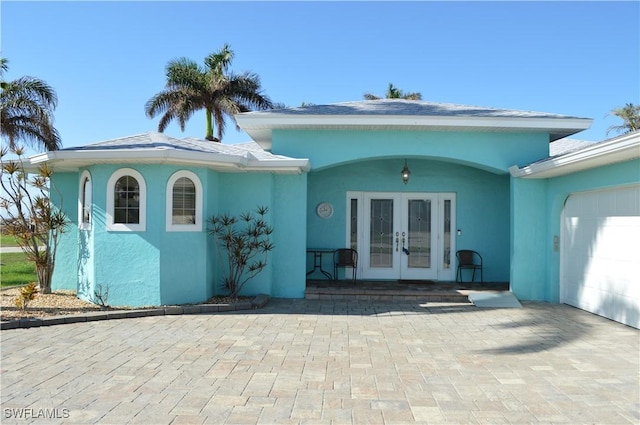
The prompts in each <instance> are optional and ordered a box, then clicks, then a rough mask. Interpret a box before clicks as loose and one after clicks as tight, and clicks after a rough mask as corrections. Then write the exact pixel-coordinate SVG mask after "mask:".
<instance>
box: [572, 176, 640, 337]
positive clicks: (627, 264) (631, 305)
mask: <svg viewBox="0 0 640 425" xmlns="http://www.w3.org/2000/svg"><path fill="white" fill-rule="evenodd" d="M560 254H561V255H560V302H562V303H566V304H569V305H572V306H575V307H578V308H581V309H583V310H587V311H590V312H592V313H595V314H598V315H600V316H604V317H608V318H610V319H613V320H616V321H618V322H621V323H624V324H626V325H629V326H633V327H635V328H640V186H631V187H622V188H618V189H607V190H599V191H593V192H583V193H576V194H572V195H571V196H569V198H568V199H567V202H566V204H565V207H564V211H563V218H562V239H561V253H560Z"/></svg>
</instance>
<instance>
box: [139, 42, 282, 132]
mask: <svg viewBox="0 0 640 425" xmlns="http://www.w3.org/2000/svg"><path fill="white" fill-rule="evenodd" d="M232 59H233V51H232V50H231V49H230V48H229V45H228V44H225V45H224V46H223V47H222V49H220V50H219V51H218V52H214V53H211V54H210V55H209V56H207V57H206V58H205V59H204V67H201V66H199V65H198V64H197V63H195V62H194V61H192V60H190V59H187V58H180V59H175V60H171V61H169V63H168V64H167V67H166V76H167V83H166V85H165V89H164V90H163V91H161V92H160V93H157V94H156V95H154V96H153V97H152V98H151V99H149V100H148V101H147V103H146V105H145V112H146V114H147V116H148V117H149V118H154V117H155V116H156V115H158V114H163V115H162V118H160V122H159V123H158V131H159V132H163V131H164V130H165V129H166V128H167V126H168V125H169V123H171V121H173V120H177V121H178V124H179V125H180V129H181V130H182V131H184V128H185V124H186V122H187V121H188V120H189V118H191V116H192V115H193V114H194V113H195V112H197V111H199V110H201V109H204V110H205V117H206V134H205V138H206V139H207V140H211V141H215V142H220V141H221V140H222V136H223V134H224V130H225V116H227V117H230V118H231V119H232V120H233V122H234V123H235V122H236V121H235V118H234V117H233V115H234V114H237V113H239V112H248V111H251V110H253V109H270V108H272V107H273V105H272V103H271V100H270V99H269V97H267V96H266V95H264V94H263V93H262V90H261V86H260V78H259V77H258V75H256V74H253V73H250V72H244V73H242V74H239V75H238V74H234V73H231V72H229V73H228V72H227V69H228V67H229V64H230V63H231V60H232ZM214 121H215V125H216V127H217V134H216V136H217V137H213V126H214ZM236 128H239V127H238V126H237V123H236Z"/></svg>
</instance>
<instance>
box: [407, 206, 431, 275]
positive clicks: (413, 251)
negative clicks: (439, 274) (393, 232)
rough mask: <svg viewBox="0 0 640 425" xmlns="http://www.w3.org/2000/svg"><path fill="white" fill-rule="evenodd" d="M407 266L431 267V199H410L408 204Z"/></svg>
mask: <svg viewBox="0 0 640 425" xmlns="http://www.w3.org/2000/svg"><path fill="white" fill-rule="evenodd" d="M407 210H408V217H407V223H408V228H407V231H408V235H407V236H408V244H407V245H408V246H409V248H408V252H404V254H405V255H408V257H409V258H408V260H409V261H408V266H409V268H429V267H431V200H430V199H410V200H409V205H408V208H407Z"/></svg>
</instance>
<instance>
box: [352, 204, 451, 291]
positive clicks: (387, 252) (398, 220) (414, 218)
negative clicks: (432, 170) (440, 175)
mask: <svg viewBox="0 0 640 425" xmlns="http://www.w3.org/2000/svg"><path fill="white" fill-rule="evenodd" d="M348 197H349V200H348V201H349V202H348V205H350V212H349V214H350V222H351V229H350V231H349V242H350V244H351V246H354V245H355V246H357V249H358V252H359V263H360V268H361V270H360V271H359V275H360V276H362V278H363V279H409V280H414V279H418V280H426V279H430V280H453V279H454V278H455V273H454V270H453V268H452V267H453V264H452V263H451V253H452V252H455V251H454V250H455V247H454V242H455V235H453V234H452V229H455V223H454V220H455V219H454V217H455V194H454V193H379V192H350V193H349V194H348ZM358 206H360V208H358Z"/></svg>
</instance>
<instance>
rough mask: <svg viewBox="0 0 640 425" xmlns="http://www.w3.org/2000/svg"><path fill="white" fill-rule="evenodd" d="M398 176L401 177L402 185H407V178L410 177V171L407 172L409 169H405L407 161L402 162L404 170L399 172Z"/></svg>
mask: <svg viewBox="0 0 640 425" xmlns="http://www.w3.org/2000/svg"><path fill="white" fill-rule="evenodd" d="M400 176H401V177H402V181H403V182H404V184H407V182H408V181H409V177H411V171H409V167H407V160H406V159H405V160H404V168H403V169H402V171H401V172H400Z"/></svg>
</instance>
